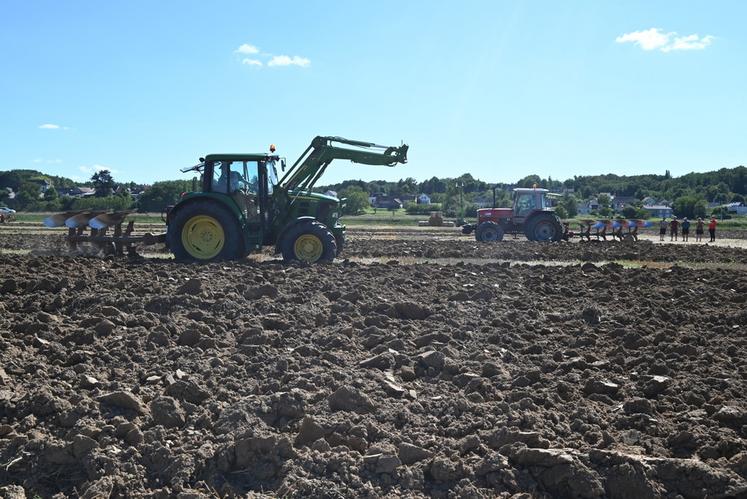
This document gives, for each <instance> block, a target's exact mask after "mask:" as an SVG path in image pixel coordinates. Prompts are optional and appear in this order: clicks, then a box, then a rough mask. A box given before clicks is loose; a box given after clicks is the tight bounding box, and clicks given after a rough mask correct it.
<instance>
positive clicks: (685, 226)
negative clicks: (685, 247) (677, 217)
mask: <svg viewBox="0 0 747 499" xmlns="http://www.w3.org/2000/svg"><path fill="white" fill-rule="evenodd" d="M689 237H690V220H688V219H687V217H685V219H684V220H683V221H682V242H683V243H686V242H687V240H688V238H689Z"/></svg>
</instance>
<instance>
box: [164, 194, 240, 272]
mask: <svg viewBox="0 0 747 499" xmlns="http://www.w3.org/2000/svg"><path fill="white" fill-rule="evenodd" d="M167 238H168V243H169V249H171V252H172V253H173V254H174V257H175V258H176V259H177V260H179V261H197V262H212V261H216V260H236V259H238V258H241V257H242V256H244V239H243V237H242V234H241V228H240V227H239V222H238V220H236V217H235V216H234V215H233V214H232V213H231V212H230V211H229V210H228V209H226V208H224V207H223V206H221V205H220V204H218V203H216V202H214V201H206V200H205V201H194V202H192V203H189V204H187V205H186V206H184V207H182V208H178V211H177V212H176V215H174V219H173V221H172V222H171V223H170V224H169V230H168V234H167Z"/></svg>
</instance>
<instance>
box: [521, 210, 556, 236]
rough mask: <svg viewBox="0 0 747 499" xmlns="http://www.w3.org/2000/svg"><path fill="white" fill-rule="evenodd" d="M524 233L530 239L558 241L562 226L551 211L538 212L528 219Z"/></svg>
mask: <svg viewBox="0 0 747 499" xmlns="http://www.w3.org/2000/svg"><path fill="white" fill-rule="evenodd" d="M525 234H526V236H527V239H529V240H530V241H541V242H546V241H554V242H557V241H560V239H561V238H562V237H563V226H562V225H561V223H560V219H558V217H556V216H555V215H554V214H553V213H540V214H539V215H535V216H534V217H532V218H531V219H530V220H529V223H528V224H527V227H526V230H525Z"/></svg>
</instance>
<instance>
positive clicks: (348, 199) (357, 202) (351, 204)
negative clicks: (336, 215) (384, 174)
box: [339, 186, 370, 215]
mask: <svg viewBox="0 0 747 499" xmlns="http://www.w3.org/2000/svg"><path fill="white" fill-rule="evenodd" d="M339 197H340V199H343V198H345V203H344V206H343V207H342V214H343V215H362V214H363V213H365V211H366V208H367V207H368V206H369V205H370V203H369V202H368V194H367V193H365V192H363V190H362V189H361V188H360V187H358V186H351V187H348V188H347V189H345V190H343V191H340V193H339Z"/></svg>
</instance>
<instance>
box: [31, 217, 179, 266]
mask: <svg viewBox="0 0 747 499" xmlns="http://www.w3.org/2000/svg"><path fill="white" fill-rule="evenodd" d="M131 213H132V211H115V212H111V213H107V212H104V211H69V212H65V213H58V214H56V215H50V216H49V217H47V218H45V219H44V225H45V226H47V227H63V226H65V227H67V230H68V232H67V237H66V241H67V244H68V247H69V248H70V249H71V250H73V251H76V250H77V249H78V244H79V243H92V244H93V245H94V246H95V247H96V248H98V249H99V250H100V251H102V252H103V253H104V254H106V255H117V256H123V255H124V253H125V250H127V255H128V256H135V254H136V252H135V245H137V244H143V245H152V244H158V243H165V242H166V233H165V232H163V233H161V234H151V233H150V232H148V233H145V234H142V235H134V231H135V221H134V220H130V221H129V222H127V225H126V226H125V227H124V229H123V228H122V225H123V224H124V223H125V219H126V218H127V216H128V215H129V214H131ZM86 228H90V229H91V231H90V233H89V234H86V233H85V231H86ZM109 229H112V230H113V232H112V234H111V235H109V234H108V232H109Z"/></svg>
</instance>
